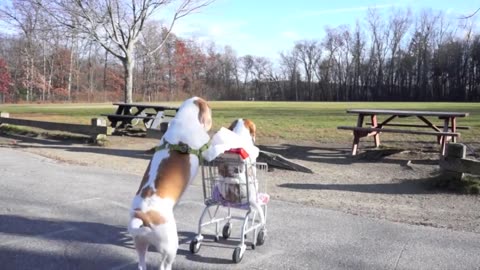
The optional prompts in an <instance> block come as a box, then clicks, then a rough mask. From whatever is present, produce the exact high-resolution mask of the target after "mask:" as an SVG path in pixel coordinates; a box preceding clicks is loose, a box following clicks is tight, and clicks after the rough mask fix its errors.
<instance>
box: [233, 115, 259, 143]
mask: <svg viewBox="0 0 480 270" xmlns="http://www.w3.org/2000/svg"><path fill="white" fill-rule="evenodd" d="M228 129H230V130H231V131H233V132H235V133H237V134H238V135H240V136H242V137H243V136H250V138H251V141H252V142H253V143H255V138H256V132H257V127H256V126H255V123H253V121H252V120H250V119H242V118H240V119H237V120H235V121H233V122H232V124H231V125H230V127H229V128H228Z"/></svg>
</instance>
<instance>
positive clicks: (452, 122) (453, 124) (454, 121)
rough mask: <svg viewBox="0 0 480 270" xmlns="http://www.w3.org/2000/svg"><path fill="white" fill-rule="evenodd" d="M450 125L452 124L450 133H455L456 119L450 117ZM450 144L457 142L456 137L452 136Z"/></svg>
mask: <svg viewBox="0 0 480 270" xmlns="http://www.w3.org/2000/svg"><path fill="white" fill-rule="evenodd" d="M450 121H451V124H452V132H457V119H456V117H452V118H451V120H450ZM452 142H454V143H455V142H457V137H456V136H453V137H452Z"/></svg>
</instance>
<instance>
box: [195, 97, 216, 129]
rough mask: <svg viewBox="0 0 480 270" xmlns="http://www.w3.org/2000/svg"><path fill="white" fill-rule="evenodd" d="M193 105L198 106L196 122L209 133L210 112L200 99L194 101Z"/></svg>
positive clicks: (210, 126) (205, 103)
mask: <svg viewBox="0 0 480 270" xmlns="http://www.w3.org/2000/svg"><path fill="white" fill-rule="evenodd" d="M195 104H196V105H197V106H198V109H199V112H198V121H200V124H202V125H203V128H204V129H205V131H209V130H210V128H212V110H211V109H210V106H208V103H207V102H206V101H205V100H204V99H201V98H198V99H197V100H195Z"/></svg>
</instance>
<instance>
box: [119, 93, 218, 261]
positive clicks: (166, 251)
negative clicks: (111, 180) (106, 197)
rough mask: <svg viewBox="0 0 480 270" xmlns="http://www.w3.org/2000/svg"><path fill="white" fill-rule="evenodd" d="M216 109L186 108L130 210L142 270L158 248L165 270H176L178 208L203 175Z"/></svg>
mask: <svg viewBox="0 0 480 270" xmlns="http://www.w3.org/2000/svg"><path fill="white" fill-rule="evenodd" d="M211 126H212V115H211V109H210V107H209V106H208V104H207V102H206V101H205V100H203V99H201V98H198V97H193V98H190V99H187V100H186V101H184V102H183V103H182V105H181V106H180V108H179V110H178V112H177V113H176V115H175V117H174V119H172V121H170V124H169V127H168V130H167V131H166V133H165V134H164V136H163V137H162V139H161V140H160V143H159V145H158V146H157V147H156V148H155V153H154V155H153V157H152V159H151V161H150V164H149V165H148V167H147V170H146V171H145V174H144V176H143V179H142V181H141V184H140V187H139V188H138V190H137V192H136V195H135V197H134V199H133V202H132V206H131V210H130V222H129V224H128V231H129V233H130V234H131V235H132V236H133V239H134V242H135V249H136V250H137V253H138V260H139V261H138V268H139V269H142V270H145V269H146V258H145V257H146V253H147V250H148V247H149V246H150V245H154V246H155V247H156V248H157V250H158V252H159V253H160V255H161V256H162V258H161V265H160V269H171V268H172V264H173V262H174V259H175V256H176V253H177V249H178V234H177V226H176V223H175V219H174V216H173V208H174V206H175V205H176V204H177V203H178V201H179V200H180V198H181V196H182V194H183V193H184V191H185V190H186V188H187V186H188V185H189V184H190V182H191V181H192V180H193V178H194V177H195V176H196V174H197V170H198V167H199V163H200V162H199V161H200V156H201V155H202V152H203V151H205V150H206V148H207V147H208V142H209V140H210V136H209V135H208V133H207V131H209V130H210V128H211Z"/></svg>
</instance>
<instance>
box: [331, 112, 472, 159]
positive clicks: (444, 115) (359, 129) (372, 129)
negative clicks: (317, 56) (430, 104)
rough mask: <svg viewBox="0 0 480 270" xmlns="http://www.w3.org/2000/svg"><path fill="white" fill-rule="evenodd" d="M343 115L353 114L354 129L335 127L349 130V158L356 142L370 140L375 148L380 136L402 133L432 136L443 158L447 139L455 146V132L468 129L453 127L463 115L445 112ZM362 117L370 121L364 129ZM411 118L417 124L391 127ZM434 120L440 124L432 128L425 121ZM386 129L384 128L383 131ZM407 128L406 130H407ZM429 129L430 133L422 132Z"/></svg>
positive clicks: (354, 150) (378, 144) (431, 123)
mask: <svg viewBox="0 0 480 270" xmlns="http://www.w3.org/2000/svg"><path fill="white" fill-rule="evenodd" d="M347 113H351V114H357V115H358V117H357V125H356V126H339V127H337V129H343V130H352V131H353V144H352V155H356V154H357V151H358V145H359V142H360V138H362V137H368V136H373V138H374V143H375V147H378V146H380V133H383V132H386V133H403V134H419V135H433V136H436V137H437V142H438V143H439V144H440V145H441V147H440V153H441V155H442V156H443V155H445V148H446V147H445V146H446V142H447V140H448V139H450V138H451V139H452V141H453V142H456V140H457V137H460V133H458V132H457V129H469V127H465V126H457V118H459V117H467V116H468V113H467V112H446V111H410V110H372V109H352V110H347ZM379 116H384V117H386V119H384V120H383V121H381V122H380V120H379ZM365 117H370V121H371V122H370V123H366V124H367V126H364V119H365ZM407 117H411V118H415V119H417V120H420V121H419V122H420V124H418V123H411V122H407V123H405V121H404V122H402V123H392V122H391V121H392V120H394V119H396V118H407ZM432 117H433V118H438V119H439V120H440V121H441V122H443V123H441V124H440V125H436V124H434V123H433V122H432V120H431V119H429V118H432ZM385 127H387V128H385ZM407 128H408V129H407ZM425 128H427V129H428V128H429V129H430V130H425Z"/></svg>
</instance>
